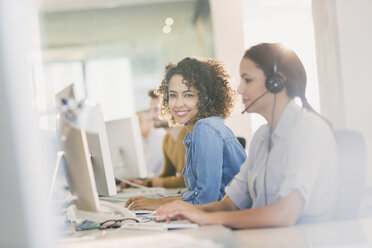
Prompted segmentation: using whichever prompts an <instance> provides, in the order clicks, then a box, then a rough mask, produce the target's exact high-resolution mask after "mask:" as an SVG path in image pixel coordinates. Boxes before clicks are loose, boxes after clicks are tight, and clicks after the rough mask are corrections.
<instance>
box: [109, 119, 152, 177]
mask: <svg viewBox="0 0 372 248" xmlns="http://www.w3.org/2000/svg"><path fill="white" fill-rule="evenodd" d="M106 130H107V136H108V141H109V146H110V153H111V158H112V164H113V167H114V174H115V177H116V178H118V179H121V178H145V177H146V176H147V168H146V163H145V155H144V150H143V144H142V137H141V132H140V127H139V121H138V117H137V115H134V116H131V117H128V118H122V119H118V120H113V121H108V122H106Z"/></svg>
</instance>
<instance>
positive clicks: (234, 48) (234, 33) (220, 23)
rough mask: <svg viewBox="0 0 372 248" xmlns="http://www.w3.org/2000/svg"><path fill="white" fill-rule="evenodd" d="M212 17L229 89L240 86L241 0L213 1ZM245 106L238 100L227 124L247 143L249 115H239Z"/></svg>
mask: <svg viewBox="0 0 372 248" xmlns="http://www.w3.org/2000/svg"><path fill="white" fill-rule="evenodd" d="M210 5H211V15H212V24H213V25H212V26H213V38H214V49H215V56H216V58H217V59H219V60H222V61H223V62H224V63H225V65H226V67H227V69H228V70H229V72H230V73H231V76H232V87H233V88H234V89H235V90H236V89H237V88H238V85H239V83H240V74H239V64H240V60H241V58H242V56H243V52H244V31H243V23H244V21H243V6H242V1H241V0H229V1H226V0H212V1H210ZM243 109H244V106H243V105H242V103H241V98H240V96H239V97H238V101H237V106H236V107H235V111H234V112H233V114H232V116H231V117H230V118H229V119H228V120H227V124H228V125H229V126H230V127H231V128H232V130H233V131H234V133H235V135H236V136H241V137H244V138H245V139H246V141H247V144H249V141H250V139H251V136H252V128H251V121H250V117H249V115H247V114H246V115H244V116H243V115H242V114H241V111H242V110H243Z"/></svg>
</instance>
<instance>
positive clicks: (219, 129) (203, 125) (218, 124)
mask: <svg viewBox="0 0 372 248" xmlns="http://www.w3.org/2000/svg"><path fill="white" fill-rule="evenodd" d="M194 131H196V132H200V131H210V132H214V133H216V134H218V135H219V136H221V137H224V138H226V137H229V136H233V133H232V131H231V129H230V128H229V127H228V126H227V125H226V123H225V121H224V120H223V119H222V118H221V117H219V116H211V117H207V118H203V119H200V120H199V121H197V122H196V124H195V127H194Z"/></svg>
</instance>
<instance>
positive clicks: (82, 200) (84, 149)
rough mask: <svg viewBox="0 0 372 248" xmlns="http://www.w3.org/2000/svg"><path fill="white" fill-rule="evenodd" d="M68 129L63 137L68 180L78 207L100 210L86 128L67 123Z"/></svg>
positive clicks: (90, 210) (85, 209) (91, 210)
mask: <svg viewBox="0 0 372 248" xmlns="http://www.w3.org/2000/svg"><path fill="white" fill-rule="evenodd" d="M65 125H66V126H65V127H64V128H65V130H68V132H67V133H66V135H65V136H63V137H62V144H63V148H64V152H65V153H64V157H65V161H66V169H67V170H66V173H67V181H68V184H69V188H70V191H71V193H72V195H74V196H76V199H74V203H75V205H76V208H77V209H79V210H82V211H89V212H99V209H100V205H99V199H98V193H97V187H96V183H95V180H94V173H93V167H92V161H91V158H90V152H89V148H88V141H87V135H86V132H85V131H84V130H79V129H76V128H75V127H73V126H71V125H69V124H68V123H67V122H66V123H65Z"/></svg>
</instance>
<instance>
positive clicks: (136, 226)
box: [122, 222, 199, 231]
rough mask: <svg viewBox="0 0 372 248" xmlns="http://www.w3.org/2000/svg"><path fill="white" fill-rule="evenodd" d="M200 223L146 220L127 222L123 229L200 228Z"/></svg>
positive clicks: (168, 229) (167, 229)
mask: <svg viewBox="0 0 372 248" xmlns="http://www.w3.org/2000/svg"><path fill="white" fill-rule="evenodd" d="M198 227H199V225H198V224H194V223H157V222H146V223H127V224H125V225H124V226H122V229H132V230H147V231H170V230H179V229H193V228H198Z"/></svg>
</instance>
